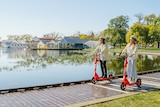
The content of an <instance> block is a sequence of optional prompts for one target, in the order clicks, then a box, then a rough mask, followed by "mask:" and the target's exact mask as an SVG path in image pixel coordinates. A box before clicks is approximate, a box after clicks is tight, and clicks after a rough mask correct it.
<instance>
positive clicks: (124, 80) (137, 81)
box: [120, 58, 142, 90]
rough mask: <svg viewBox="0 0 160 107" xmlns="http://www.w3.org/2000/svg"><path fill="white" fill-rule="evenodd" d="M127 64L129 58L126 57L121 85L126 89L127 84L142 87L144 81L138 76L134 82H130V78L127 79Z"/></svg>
mask: <svg viewBox="0 0 160 107" xmlns="http://www.w3.org/2000/svg"><path fill="white" fill-rule="evenodd" d="M127 64H128V61H127V58H125V60H124V72H123V80H122V83H121V85H120V87H121V89H122V90H125V89H126V86H127V85H128V86H132V85H137V87H139V88H141V84H142V82H141V79H140V78H138V79H137V80H136V82H134V83H130V82H129V80H128V79H127V73H126V69H127Z"/></svg>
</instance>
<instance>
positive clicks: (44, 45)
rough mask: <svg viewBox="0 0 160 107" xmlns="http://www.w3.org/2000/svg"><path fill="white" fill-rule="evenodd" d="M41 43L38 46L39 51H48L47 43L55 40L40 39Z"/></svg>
mask: <svg viewBox="0 0 160 107" xmlns="http://www.w3.org/2000/svg"><path fill="white" fill-rule="evenodd" d="M39 39H40V41H39V43H38V44H37V48H38V49H47V43H49V42H51V41H53V38H39Z"/></svg>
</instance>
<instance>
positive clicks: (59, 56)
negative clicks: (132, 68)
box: [0, 48, 160, 74]
mask: <svg viewBox="0 0 160 107" xmlns="http://www.w3.org/2000/svg"><path fill="white" fill-rule="evenodd" d="M84 54H86V51H75V50H70V51H67V50H66V51H62V50H61V51H58V50H23V49H13V48H3V49H1V54H0V57H1V58H2V57H3V56H6V57H4V60H6V59H7V60H8V59H9V60H8V63H9V62H10V63H12V64H5V65H3V64H2V65H3V66H1V68H0V70H9V71H13V70H15V69H18V68H21V67H25V68H26V67H28V69H27V70H32V69H36V68H39V69H41V68H46V67H47V65H50V64H63V65H79V64H85V63H86V64H92V63H93V59H94V57H93V56H92V57H89V56H85V55H84ZM11 59H12V60H11ZM1 61H2V62H3V60H1ZM12 61H13V62H14V63H13V62H12ZM123 61H124V58H122V57H119V56H118V54H115V53H113V54H110V56H109V60H108V61H107V69H108V71H109V72H112V73H115V74H120V73H122V72H123ZM6 65H8V66H6ZM159 68H160V56H153V55H138V60H137V71H138V72H140V71H146V70H153V69H159ZM73 69H74V68H73Z"/></svg>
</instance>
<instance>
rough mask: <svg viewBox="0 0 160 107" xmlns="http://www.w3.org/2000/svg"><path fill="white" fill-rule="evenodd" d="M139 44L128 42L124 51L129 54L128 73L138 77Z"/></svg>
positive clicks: (129, 75)
mask: <svg viewBox="0 0 160 107" xmlns="http://www.w3.org/2000/svg"><path fill="white" fill-rule="evenodd" d="M137 49H138V46H137V44H132V45H131V44H130V43H129V44H127V46H126V47H125V48H124V50H123V51H122V53H127V55H128V66H127V70H126V71H127V75H128V77H129V78H137V69H136V68H137V67H136V66H137Z"/></svg>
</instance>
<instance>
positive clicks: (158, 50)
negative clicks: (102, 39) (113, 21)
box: [109, 47, 160, 52]
mask: <svg viewBox="0 0 160 107" xmlns="http://www.w3.org/2000/svg"><path fill="white" fill-rule="evenodd" d="M123 49H124V47H122V48H115V49H109V50H110V51H111V52H121V51H122V50H123ZM138 52H160V48H155V47H147V48H144V47H143V48H141V47H139V48H138Z"/></svg>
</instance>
